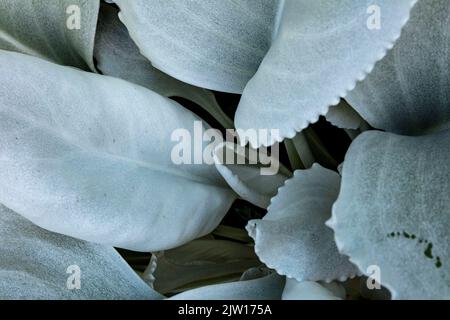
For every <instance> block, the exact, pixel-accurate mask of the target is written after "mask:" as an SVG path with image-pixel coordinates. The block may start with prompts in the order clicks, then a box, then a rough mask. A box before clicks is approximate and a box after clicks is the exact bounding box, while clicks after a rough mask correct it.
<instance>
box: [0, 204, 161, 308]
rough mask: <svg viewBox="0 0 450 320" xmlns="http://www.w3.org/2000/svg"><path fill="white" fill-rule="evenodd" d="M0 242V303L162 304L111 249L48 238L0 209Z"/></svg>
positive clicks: (56, 235) (50, 236) (73, 240)
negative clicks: (117, 301) (122, 301)
mask: <svg viewBox="0 0 450 320" xmlns="http://www.w3.org/2000/svg"><path fill="white" fill-rule="evenodd" d="M0 237H1V239H2V241H1V243H0V256H1V257H2V258H1V259H0V299H44V300H48V299H52V300H53V299H58V300H59V299H162V298H163V297H162V296H161V295H159V294H158V293H157V292H155V291H153V290H152V289H151V288H150V287H148V286H147V285H146V284H145V283H144V282H143V281H142V280H141V279H139V277H138V276H137V275H136V273H135V272H134V271H133V270H132V269H131V268H130V267H129V266H128V265H127V263H126V262H125V261H124V260H123V259H122V258H121V257H120V255H119V254H118V253H117V252H116V251H115V250H114V249H113V248H112V247H106V246H103V245H98V244H92V243H88V242H84V241H80V240H77V239H73V238H70V237H67V236H63V235H60V234H56V233H51V232H49V231H46V230H44V229H41V228H39V227H37V226H35V225H33V224H32V223H31V222H29V221H28V220H26V219H24V218H23V217H21V216H20V215H18V214H17V213H15V212H13V211H11V210H9V209H8V208H6V207H5V206H3V205H0ZM78 272H79V273H78ZM78 275H79V276H80V278H79V283H77V281H78V280H77V279H76V277H77V276H78ZM71 277H72V278H71ZM77 288H78V289H77Z"/></svg>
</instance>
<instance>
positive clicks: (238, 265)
mask: <svg viewBox="0 0 450 320" xmlns="http://www.w3.org/2000/svg"><path fill="white" fill-rule="evenodd" d="M155 256H156V261H155V263H156V269H155V271H154V272H153V276H154V277H155V281H154V288H155V289H156V290H157V291H158V292H160V293H162V294H166V293H169V292H177V291H185V290H186V289H192V288H196V287H200V286H202V285H204V284H205V283H208V282H209V283H220V282H229V281H238V280H239V278H240V277H241V275H242V273H243V272H244V271H246V270H248V269H249V268H252V267H257V266H259V265H260V264H261V262H259V260H258V258H257V257H256V255H255V251H254V250H253V247H252V246H249V245H244V244H241V243H238V242H233V241H226V240H209V239H199V240H194V241H192V242H190V243H188V244H186V245H184V246H181V247H178V248H175V249H172V250H167V251H162V252H158V253H156V254H155Z"/></svg>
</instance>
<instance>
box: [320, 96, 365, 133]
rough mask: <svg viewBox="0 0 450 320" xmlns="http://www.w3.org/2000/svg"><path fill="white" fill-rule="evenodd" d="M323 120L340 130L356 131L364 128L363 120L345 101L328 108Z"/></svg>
mask: <svg viewBox="0 0 450 320" xmlns="http://www.w3.org/2000/svg"><path fill="white" fill-rule="evenodd" d="M325 118H326V119H327V121H328V122H330V123H331V124H332V125H334V126H336V127H338V128H341V129H350V130H357V129H359V128H361V127H363V126H364V122H365V121H364V119H363V118H361V116H360V115H359V114H358V112H356V111H355V109H353V108H352V107H351V106H350V105H349V104H348V103H347V102H346V101H345V100H342V101H341V102H340V103H339V104H338V105H336V106H332V107H330V109H329V110H328V113H327V114H326V115H325Z"/></svg>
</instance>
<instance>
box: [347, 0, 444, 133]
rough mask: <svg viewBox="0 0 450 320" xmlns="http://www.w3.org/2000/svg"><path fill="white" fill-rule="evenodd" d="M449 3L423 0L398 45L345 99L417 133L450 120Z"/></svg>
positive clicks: (389, 125) (382, 123)
mask: <svg viewBox="0 0 450 320" xmlns="http://www.w3.org/2000/svg"><path fill="white" fill-rule="evenodd" d="M449 28H450V3H449V2H448V1H447V0H436V1H426V0H420V1H419V2H418V3H417V5H416V6H415V7H414V9H413V10H412V12H411V19H410V20H409V22H408V23H407V25H406V26H405V28H404V30H403V32H402V36H401V37H400V39H399V40H398V41H397V43H396V45H395V46H394V48H393V49H392V50H391V51H390V52H389V53H388V55H387V56H386V57H385V58H384V59H383V60H382V61H380V62H379V63H377V64H376V66H375V68H374V70H373V72H372V73H371V74H370V75H369V76H368V77H367V78H366V79H365V80H364V81H363V82H361V83H359V84H358V85H357V86H356V88H355V90H353V91H352V92H351V93H349V95H348V96H347V97H346V99H347V100H348V101H349V102H350V104H351V105H352V106H353V107H354V108H355V109H356V110H357V111H358V112H359V113H360V114H361V115H362V116H363V117H364V118H365V119H366V120H367V121H368V122H369V123H370V124H371V125H372V126H374V127H376V128H380V129H384V130H386V131H389V132H394V133H398V134H408V135H417V134H422V133H424V132H429V131H433V130H435V131H436V130H442V129H443V128H446V127H448V123H449V120H450V90H449V87H450V73H449V72H448V71H449V70H450V59H449V51H450V33H449V31H448V30H449Z"/></svg>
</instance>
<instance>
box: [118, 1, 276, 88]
mask: <svg viewBox="0 0 450 320" xmlns="http://www.w3.org/2000/svg"><path fill="white" fill-rule="evenodd" d="M115 2H116V3H117V5H118V6H119V7H120V9H121V12H120V19H121V20H122V21H123V23H124V24H125V25H126V26H127V28H128V30H129V31H130V35H131V37H132V38H133V40H134V41H135V42H136V44H137V45H138V47H139V48H140V49H141V52H142V54H143V55H144V56H146V57H147V58H148V59H149V60H150V61H151V62H152V64H153V65H154V66H155V67H156V68H158V69H160V70H161V71H163V72H165V73H167V74H169V75H171V76H172V77H174V78H177V79H179V80H182V81H184V82H187V83H190V84H192V85H195V86H198V87H202V88H207V89H213V90H217V91H225V92H232V93H242V91H243V89H244V87H245V85H246V84H247V82H248V80H249V79H250V78H251V77H252V76H253V75H254V74H255V72H256V70H257V69H258V67H259V64H260V62H261V60H262V59H263V58H264V55H265V54H266V52H267V50H268V49H269V46H270V42H271V37H272V29H273V26H274V19H275V15H276V10H277V3H278V1H276V0H268V1H260V0H247V1H229V0H227V1H223V0H209V1H203V0H152V1H147V0H116V1H115Z"/></svg>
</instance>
